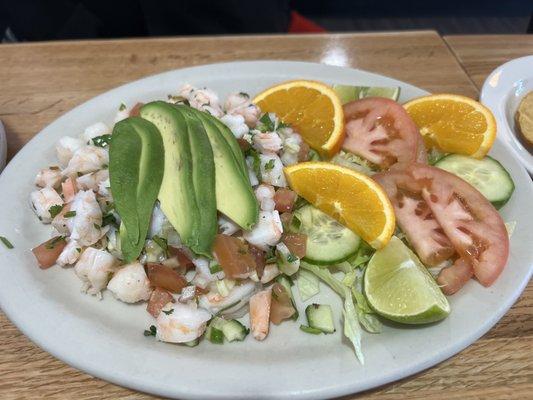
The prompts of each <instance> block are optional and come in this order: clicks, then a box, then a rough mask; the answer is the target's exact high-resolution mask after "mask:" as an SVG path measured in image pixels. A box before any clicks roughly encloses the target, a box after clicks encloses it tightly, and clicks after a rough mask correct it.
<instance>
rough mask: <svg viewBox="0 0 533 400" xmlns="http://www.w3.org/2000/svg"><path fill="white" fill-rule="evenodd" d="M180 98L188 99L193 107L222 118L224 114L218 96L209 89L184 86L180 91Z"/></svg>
mask: <svg viewBox="0 0 533 400" xmlns="http://www.w3.org/2000/svg"><path fill="white" fill-rule="evenodd" d="M179 96H181V97H183V98H185V99H187V100H188V101H189V104H190V106H191V107H193V108H196V109H197V110H200V111H206V112H208V113H209V114H211V115H213V116H215V117H217V118H220V117H221V116H222V114H223V112H222V108H221V107H220V102H219V99H218V96H217V95H216V93H215V92H213V91H212V90H210V89H208V88H203V89H196V88H195V87H193V86H191V85H185V86H183V87H182V88H181V89H180V91H179Z"/></svg>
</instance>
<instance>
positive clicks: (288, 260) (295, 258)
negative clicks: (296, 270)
mask: <svg viewBox="0 0 533 400" xmlns="http://www.w3.org/2000/svg"><path fill="white" fill-rule="evenodd" d="M296 260H298V257H296V256H295V255H294V254H292V253H289V255H288V256H287V262H290V263H293V262H295V261H296Z"/></svg>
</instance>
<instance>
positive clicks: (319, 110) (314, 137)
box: [254, 80, 344, 157]
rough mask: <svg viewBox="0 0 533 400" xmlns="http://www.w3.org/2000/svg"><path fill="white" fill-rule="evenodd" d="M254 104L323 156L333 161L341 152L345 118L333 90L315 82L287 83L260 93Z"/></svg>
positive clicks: (299, 81)
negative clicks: (293, 130) (289, 127)
mask: <svg viewBox="0 0 533 400" xmlns="http://www.w3.org/2000/svg"><path fill="white" fill-rule="evenodd" d="M254 103H255V104H257V105H258V106H259V108H261V111H263V112H273V113H276V115H277V116H278V117H279V118H280V119H281V120H282V121H283V122H285V123H287V124H290V125H292V126H293V127H294V128H295V130H296V131H297V132H298V133H299V134H300V135H302V137H303V138H304V140H305V141H306V142H307V143H308V144H309V146H311V147H312V148H313V149H315V150H316V151H318V152H319V153H321V154H322V155H325V156H326V157H331V156H333V155H334V154H335V153H337V152H338V151H339V150H340V147H341V145H342V141H343V140H344V114H343V111H342V103H341V101H340V100H339V98H338V96H337V94H336V93H335V91H334V90H333V89H332V88H331V87H329V86H327V85H325V84H323V83H320V82H315V81H304V80H298V81H289V82H284V83H281V84H279V85H276V86H273V87H271V88H269V89H267V90H265V91H264V92H261V93H259V94H258V95H257V96H256V97H255V99H254Z"/></svg>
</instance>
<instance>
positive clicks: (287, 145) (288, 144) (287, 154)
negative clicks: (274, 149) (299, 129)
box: [281, 133, 302, 166]
mask: <svg viewBox="0 0 533 400" xmlns="http://www.w3.org/2000/svg"><path fill="white" fill-rule="evenodd" d="M301 145H302V137H301V136H300V135H298V134H297V133H295V134H292V135H290V136H288V137H286V138H285V139H283V151H282V153H281V162H282V163H283V165H285V166H287V165H293V164H296V163H298V161H299V160H298V157H299V154H300V147H301Z"/></svg>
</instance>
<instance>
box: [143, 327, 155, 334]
mask: <svg viewBox="0 0 533 400" xmlns="http://www.w3.org/2000/svg"><path fill="white" fill-rule="evenodd" d="M156 333H157V328H156V327H155V326H153V325H150V328H148V329H146V330H145V331H144V336H155V335H156Z"/></svg>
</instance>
